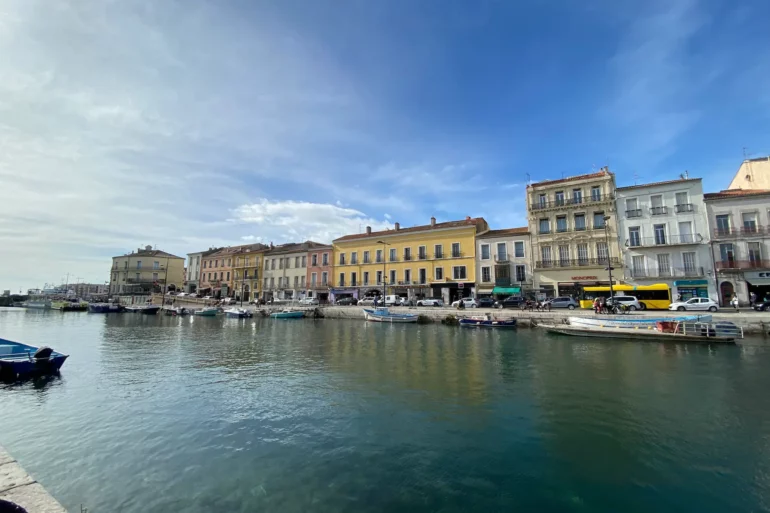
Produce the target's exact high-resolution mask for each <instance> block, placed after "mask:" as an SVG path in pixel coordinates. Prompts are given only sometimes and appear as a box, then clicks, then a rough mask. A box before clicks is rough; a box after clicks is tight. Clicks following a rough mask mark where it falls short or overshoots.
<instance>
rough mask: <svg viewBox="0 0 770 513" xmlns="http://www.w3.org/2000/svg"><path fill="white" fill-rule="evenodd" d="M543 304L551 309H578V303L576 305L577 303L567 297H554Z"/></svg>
mask: <svg viewBox="0 0 770 513" xmlns="http://www.w3.org/2000/svg"><path fill="white" fill-rule="evenodd" d="M545 303H546V304H547V305H550V307H551V308H568V309H570V310H574V309H575V308H580V303H578V302H577V301H575V300H574V299H572V298H571V297H569V296H560V297H555V298H553V299H551V300H550V301H546V302H545Z"/></svg>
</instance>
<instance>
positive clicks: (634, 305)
mask: <svg viewBox="0 0 770 513" xmlns="http://www.w3.org/2000/svg"><path fill="white" fill-rule="evenodd" d="M612 303H617V304H619V305H625V306H627V307H628V309H629V310H631V311H632V312H633V311H634V310H644V305H643V304H642V303H640V302H639V300H638V299H636V298H635V297H634V296H614V297H612V298H610V299H608V300H607V304H612Z"/></svg>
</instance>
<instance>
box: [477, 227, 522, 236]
mask: <svg viewBox="0 0 770 513" xmlns="http://www.w3.org/2000/svg"><path fill="white" fill-rule="evenodd" d="M509 235H529V227H527V226H522V227H520V228H503V229H502V230H489V231H488V232H485V233H483V234H482V235H479V236H478V238H479V239H491V238H494V237H507V236H509Z"/></svg>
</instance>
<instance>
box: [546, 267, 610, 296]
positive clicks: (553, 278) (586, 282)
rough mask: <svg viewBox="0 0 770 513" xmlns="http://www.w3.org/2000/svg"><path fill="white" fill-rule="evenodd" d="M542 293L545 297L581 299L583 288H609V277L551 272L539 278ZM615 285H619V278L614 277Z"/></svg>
mask: <svg viewBox="0 0 770 513" xmlns="http://www.w3.org/2000/svg"><path fill="white" fill-rule="evenodd" d="M538 281H539V284H538V285H539V289H540V292H541V293H543V294H544V295H545V297H555V296H571V297H574V298H575V299H579V298H580V297H582V294H583V287H609V286H610V282H609V276H608V274H607V273H606V272H604V273H602V274H599V273H597V274H595V275H594V274H585V275H583V274H581V275H578V274H575V271H555V270H551V271H548V272H547V273H543V274H541V275H540V276H538ZM612 282H613V284H616V285H617V284H619V281H618V280H617V277H616V276H614V273H613V277H612Z"/></svg>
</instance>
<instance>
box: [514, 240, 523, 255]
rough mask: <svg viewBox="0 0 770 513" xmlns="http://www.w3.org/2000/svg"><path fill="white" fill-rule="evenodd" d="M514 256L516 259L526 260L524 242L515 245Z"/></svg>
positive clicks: (519, 241) (518, 241)
mask: <svg viewBox="0 0 770 513" xmlns="http://www.w3.org/2000/svg"><path fill="white" fill-rule="evenodd" d="M513 255H514V256H515V257H516V258H524V241H521V240H517V241H516V242H514V243H513Z"/></svg>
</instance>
